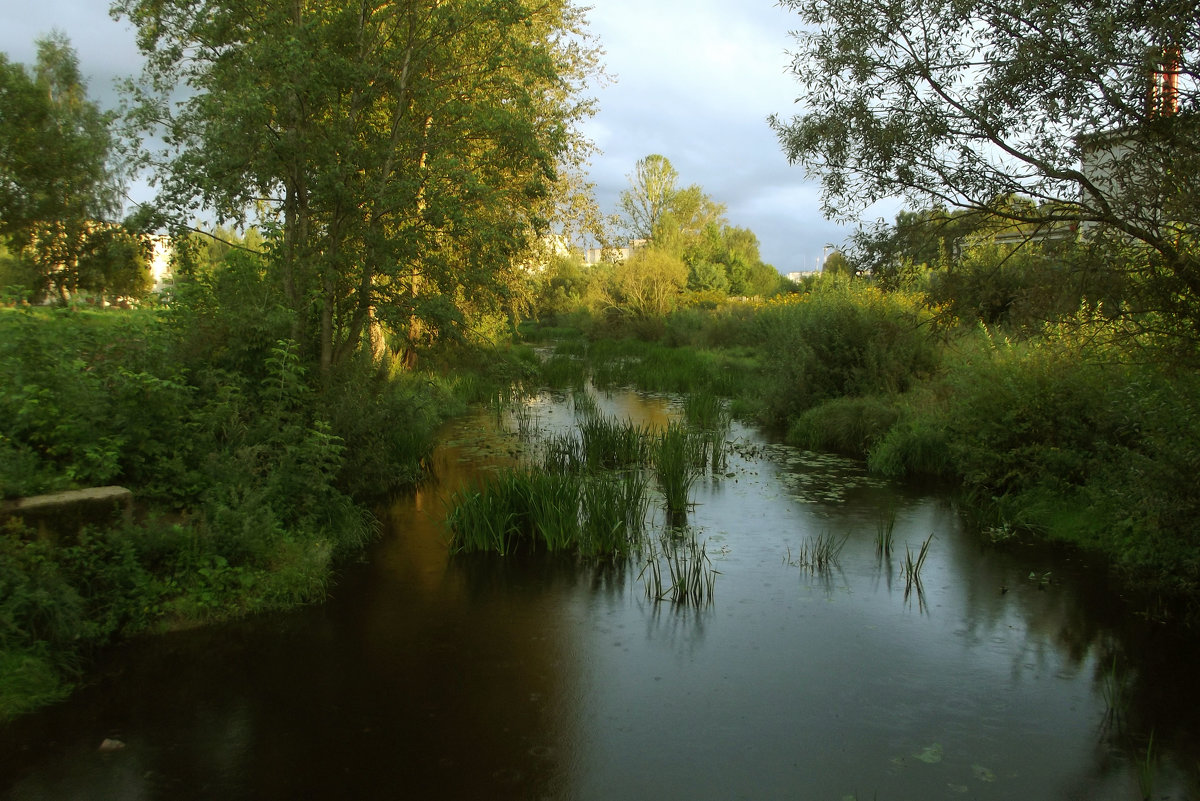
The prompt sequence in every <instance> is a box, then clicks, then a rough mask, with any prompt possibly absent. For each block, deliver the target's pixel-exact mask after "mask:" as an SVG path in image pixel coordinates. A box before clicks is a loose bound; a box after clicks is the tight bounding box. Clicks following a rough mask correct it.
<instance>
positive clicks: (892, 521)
mask: <svg viewBox="0 0 1200 801" xmlns="http://www.w3.org/2000/svg"><path fill="white" fill-rule="evenodd" d="M895 539H896V510H895V509H892V510H891V511H890V512H889V513H888V514H887V516H886V517H885V516H883V515H882V514H881V515H880V517H879V521H878V523H876V526H875V552H876V553H877V554H879V556H880V557H889V556H891V555H892V548H893V547H894V545H895Z"/></svg>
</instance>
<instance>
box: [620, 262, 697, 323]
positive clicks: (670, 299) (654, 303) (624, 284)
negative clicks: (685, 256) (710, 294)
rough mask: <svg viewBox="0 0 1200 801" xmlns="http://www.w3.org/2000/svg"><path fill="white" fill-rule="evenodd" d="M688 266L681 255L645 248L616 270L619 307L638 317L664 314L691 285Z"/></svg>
mask: <svg viewBox="0 0 1200 801" xmlns="http://www.w3.org/2000/svg"><path fill="white" fill-rule="evenodd" d="M687 278H688V269H687V265H685V264H684V263H683V261H681V260H680V259H679V258H678V257H676V256H674V255H672V254H671V253H667V252H666V251H663V250H659V249H658V248H654V247H648V248H642V249H640V250H638V251H637V252H635V253H634V254H633V255H632V256H630V257H629V258H628V259H626V260H625V261H623V262H621V263H619V264H617V265H616V267H615V268H614V269H613V281H614V284H615V288H616V293H615V294H616V295H617V298H616V300H617V303H618V306H619V308H620V309H621V310H622V311H624V312H626V313H628V314H631V315H632V316H634V317H643V318H644V317H661V316H663V315H665V314H666V313H667V312H669V311H671V309H672V308H673V307H674V305H675V301H676V299H677V298H678V297H679V294H680V293H681V292H683V288H684V287H685V286H686V285H687Z"/></svg>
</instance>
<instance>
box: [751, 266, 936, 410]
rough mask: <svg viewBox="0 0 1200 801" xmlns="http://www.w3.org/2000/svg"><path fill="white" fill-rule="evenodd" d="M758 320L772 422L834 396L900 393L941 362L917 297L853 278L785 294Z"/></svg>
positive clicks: (931, 325)
mask: <svg viewBox="0 0 1200 801" xmlns="http://www.w3.org/2000/svg"><path fill="white" fill-rule="evenodd" d="M759 324H760V328H759V332H760V337H761V339H760V347H761V349H762V352H763V355H764V360H765V361H766V365H767V372H768V376H769V381H770V388H769V391H768V395H767V398H766V402H767V413H768V415H769V416H770V418H771V419H772V420H773V421H775V422H777V423H783V422H785V421H787V420H789V419H790V418H792V417H795V416H797V415H799V414H800V413H802V412H804V411H805V410H807V409H809V408H811V407H812V406H815V405H816V404H818V403H820V402H821V401H824V400H828V399H831V398H838V397H844V396H863V395H872V394H880V395H886V394H895V393H901V392H904V391H906V390H907V389H909V387H911V386H912V385H913V384H914V382H916V381H917V380H919V379H921V378H925V377H928V376H929V375H931V374H932V373H933V371H934V370H935V369H936V368H937V366H938V358H939V348H938V340H937V332H936V330H935V328H934V316H933V314H932V313H931V312H929V311H928V310H927V309H926V308H925V307H924V305H923V304H922V303H921V302H920V299H919V298H916V297H913V296H908V295H905V294H900V293H884V292H881V291H879V290H877V289H874V288H872V287H869V286H866V285H862V284H859V283H855V282H851V281H844V280H825V281H821V282H819V283H818V284H816V286H815V288H814V290H813V291H812V292H810V293H807V294H804V295H793V296H786V297H785V299H784V300H783V301H782V302H777V303H773V304H769V305H767V306H766V307H764V308H763V310H762V311H761V313H760V314H759Z"/></svg>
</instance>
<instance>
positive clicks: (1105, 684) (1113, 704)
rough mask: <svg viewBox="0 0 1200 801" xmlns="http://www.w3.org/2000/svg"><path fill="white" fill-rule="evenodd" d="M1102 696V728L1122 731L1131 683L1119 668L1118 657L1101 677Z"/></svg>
mask: <svg viewBox="0 0 1200 801" xmlns="http://www.w3.org/2000/svg"><path fill="white" fill-rule="evenodd" d="M1100 695H1101V697H1102V698H1103V699H1104V719H1103V721H1101V727H1102V728H1108V727H1110V726H1114V725H1115V726H1116V727H1117V729H1118V730H1120V729H1122V728H1123V727H1124V725H1125V719H1126V714H1127V712H1128V708H1129V682H1128V679H1127V677H1126V675H1125V673H1124V671H1122V670H1121V669H1120V668H1119V667H1118V666H1117V657H1116V656H1114V657H1113V658H1112V662H1110V663H1109V665H1108V667H1107V668H1106V669H1105V671H1104V673H1103V674H1102V675H1101V677H1100Z"/></svg>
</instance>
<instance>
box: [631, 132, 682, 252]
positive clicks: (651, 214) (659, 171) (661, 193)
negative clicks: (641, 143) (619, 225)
mask: <svg viewBox="0 0 1200 801" xmlns="http://www.w3.org/2000/svg"><path fill="white" fill-rule="evenodd" d="M626 178H627V179H628V181H629V188H628V189H626V190H625V191H623V192H622V193H621V197H620V206H621V211H622V212H624V222H625V226H626V228H627V229H628V230H629V233H630V236H631V237H632V238H633V239H645V240H650V239H653V238H654V234H655V232H656V231H658V230H659V228H660V226H661V224H662V218H663V215H664V214H666V213H667V212H668V211H670V209H671V204H672V202H673V200H674V198H675V194H676V192H677V191H678V190H677V189H676V186H675V185H676V183H677V182H678V180H679V172H678V171H677V170H676V169H675V168H674V167H673V166H671V162H670V161H669V160H668V159H667V157H666V156H660V155H659V154H657V153H652V154H650V155H649V156H646V157H645V158H643V159H638V162H637V164H636V165H634V168H633V173H632V174H631V175H628V176H626Z"/></svg>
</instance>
